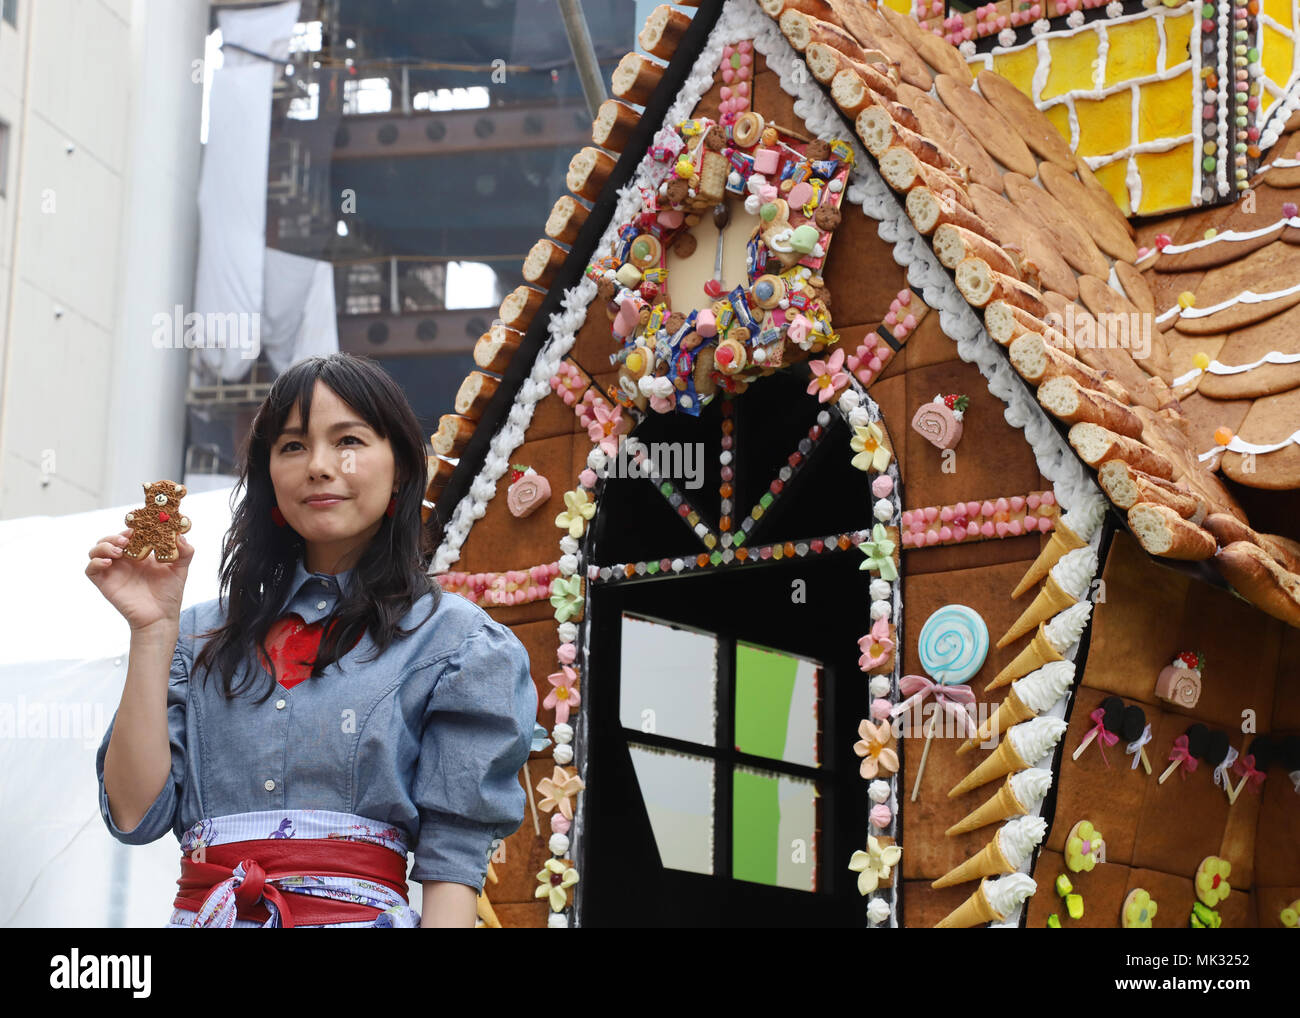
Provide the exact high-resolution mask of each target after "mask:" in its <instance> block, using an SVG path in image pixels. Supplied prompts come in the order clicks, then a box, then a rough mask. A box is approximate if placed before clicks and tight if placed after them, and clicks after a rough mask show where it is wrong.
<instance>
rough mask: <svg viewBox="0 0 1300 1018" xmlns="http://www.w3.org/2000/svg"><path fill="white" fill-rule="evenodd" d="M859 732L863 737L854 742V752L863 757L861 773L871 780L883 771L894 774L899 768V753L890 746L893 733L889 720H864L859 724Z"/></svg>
mask: <svg viewBox="0 0 1300 1018" xmlns="http://www.w3.org/2000/svg"><path fill="white" fill-rule="evenodd" d="M858 734H859V735H861V736H862V739H861V740H860V741H858V742H855V743H854V744H853V752H855V753H857V754H858V756H860V757H862V767H861V768H860V769H859V773H861V775H862V776H863V777H864V778H866V779H867V780H870V779H872V778H874V777H875V776H876V775H877V774H878V773H880V772H881V771H883V772H884V773H886V774H893V773H895V772H896V771H897V770H898V754H897V753H895V752H894V751H893V749H891V748H890V746H889V739H890V736H891V735H892V734H893V733H892V732H891V731H890V728H889V722H888V721H881V722H880V723H879V724H876V725H873V724H872V723H871V722H870V721H869V720H863V721H862V723H861V724H859V725H858Z"/></svg>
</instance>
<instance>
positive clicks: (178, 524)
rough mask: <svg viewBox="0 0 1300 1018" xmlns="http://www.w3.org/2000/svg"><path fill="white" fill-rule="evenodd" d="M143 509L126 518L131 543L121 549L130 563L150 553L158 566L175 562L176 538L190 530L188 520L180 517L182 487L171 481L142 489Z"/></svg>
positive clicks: (136, 510)
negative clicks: (132, 559) (129, 529)
mask: <svg viewBox="0 0 1300 1018" xmlns="http://www.w3.org/2000/svg"><path fill="white" fill-rule="evenodd" d="M143 487H144V508H143V509H133V510H132V511H131V512H129V513H127V514H126V525H127V526H128V527H130V528H131V540H130V541H129V542H128V543H127V546H126V547H125V548H123V549H122V552H123V554H125V555H130V556H131V557H132V558H134V559H142V558H145V557H146V556H147V555H148V554H149V551H150V549H152V550H153V557H154V558H156V559H157V560H158V561H159V562H172V561H175V559H176V555H177V551H176V538H177V537H178V536H179V535H180V534H184V533H185V532H186V531H188V530H189V529H190V520H189V517H188V516H182V515H181V499H183V498H184V497H185V495H186V491H185V485H183V484H177V483H176V482H175V481H155V482H154V483H153V484H146V485H143Z"/></svg>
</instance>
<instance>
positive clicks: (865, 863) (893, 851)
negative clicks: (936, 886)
mask: <svg viewBox="0 0 1300 1018" xmlns="http://www.w3.org/2000/svg"><path fill="white" fill-rule="evenodd" d="M902 857H903V850H902V848H900V847H899V846H898V845H889V846H882V845H881V844H880V842H879V841H877V840H876V838H875V837H874V836H873V837H868V838H867V850H866V851H865V852H863V851H861V850H859V851H857V852H854V853H853V858H852V859H850V860H849V869H851V870H852V871H853V872H854V873H856V874H857V875H858V893H859V894H861V895H864V896H865V895H868V894H870V893H871V892H872V891H874V890H876V888H878V887H879V886H880V885H881V883H882V882H883V881H887V880H889V874H890V871H891V870H892V868H893V867H894V866H896V865H898V860H899V859H901V858H902Z"/></svg>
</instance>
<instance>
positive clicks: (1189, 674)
mask: <svg viewBox="0 0 1300 1018" xmlns="http://www.w3.org/2000/svg"><path fill="white" fill-rule="evenodd" d="M1204 668H1205V655H1204V654H1201V653H1198V652H1196V651H1190V650H1185V651H1183V652H1182V653H1181V654H1179V655H1178V656H1177V657H1176V658H1174V660H1173V662H1172V663H1170V664H1168V665H1166V666H1165V667H1164V668H1162V669H1161V670H1160V675H1159V677H1157V679H1156V690H1155V692H1156V698H1157V699H1160V700H1164V701H1165V702H1167V703H1172V704H1173V705H1174V706H1175V707H1182V708H1184V709H1186V710H1191V709H1192V708H1193V707H1195V706H1196V704H1197V702H1198V701H1199V700H1200V699H1201V672H1202V669H1204Z"/></svg>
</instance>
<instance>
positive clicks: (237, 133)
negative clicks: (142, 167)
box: [194, 0, 338, 381]
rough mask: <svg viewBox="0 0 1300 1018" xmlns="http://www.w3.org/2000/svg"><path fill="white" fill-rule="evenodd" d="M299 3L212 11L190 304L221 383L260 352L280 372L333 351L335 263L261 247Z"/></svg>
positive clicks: (202, 354) (240, 373) (207, 359)
mask: <svg viewBox="0 0 1300 1018" xmlns="http://www.w3.org/2000/svg"><path fill="white" fill-rule="evenodd" d="M298 8H299V4H298V0H291V2H289V3H283V4H276V5H274V6H271V7H261V8H256V9H251V10H223V11H220V12H219V13H218V15H217V19H218V24H219V26H220V28H221V34H222V58H223V64H222V66H221V67H220V68H219V69H218V70H216V71H215V72H213V75H212V88H211V94H210V96H209V116H208V143H207V145H206V146H205V147H204V151H203V167H202V170H201V173H200V177H199V198H198V200H199V253H198V267H197V269H196V272H195V282H194V308H195V311H196V312H197V313H198V315H199V316H200V321H201V322H202V323H203V327H202V335H203V337H204V338H203V342H202V343H201V344H200V348H199V349H198V350H197V352H196V356H197V357H198V359H199V360H200V361H201V362H202V363H203V364H204V365H205V366H206V367H207V369H208V370H209V371H210V372H212V373H213V374H216V375H219V376H220V377H221V378H222V379H224V380H226V381H236V380H238V379H240V378H243V377H244V376H245V375H246V374H247V373H248V370H249V368H250V367H251V366H252V361H253V360H254V359H255V358H256V357H257V353H258V349H259V348H265V349H266V351H267V359H268V361H269V362H270V364H271V366H272V367H273V368H274V369H275V370H276V371H277V372H280V371H283V370H284V369H285V368H287V367H288V366H289V365H291V364H293V363H294V362H295V361H297V360H300V359H302V358H303V357H309V356H312V355H314V354H328V353H333V352H334V351H336V350H337V349H338V331H337V325H336V321H335V317H334V274H333V267H332V265H331V264H330V263H329V262H323V261H319V260H316V259H311V258H303V257H300V256H298V255H293V254H289V253H287V252H283V251H275V250H271V249H268V248H267V247H266V177H267V162H268V155H269V150H270V131H271V87H272V83H273V80H274V78H275V76H276V75H278V74H282V73H283V68H284V64H285V63H286V62H287V60H288V54H289V39H290V37H291V36H292V34H293V28H294V25H295V23H296V22H297V20H298ZM245 51H250V52H245ZM257 54H265V56H267V57H270V58H271V59H269V60H268V59H264V58H263V56H260V55H257ZM231 316H236V317H234V318H232V317H231Z"/></svg>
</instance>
